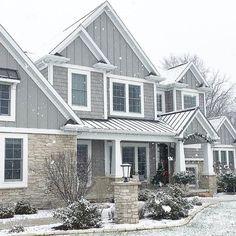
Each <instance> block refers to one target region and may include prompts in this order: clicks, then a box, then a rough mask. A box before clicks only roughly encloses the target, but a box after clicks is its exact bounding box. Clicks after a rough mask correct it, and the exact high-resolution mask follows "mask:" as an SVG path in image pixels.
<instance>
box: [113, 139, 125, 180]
mask: <svg viewBox="0 0 236 236" xmlns="http://www.w3.org/2000/svg"><path fill="white" fill-rule="evenodd" d="M114 149H115V150H114V151H115V152H114V154H115V155H113V158H114V160H113V163H114V167H115V168H114V177H116V178H121V177H122V176H123V173H122V168H121V166H120V165H121V164H122V154H121V145H120V140H119V139H116V140H114Z"/></svg>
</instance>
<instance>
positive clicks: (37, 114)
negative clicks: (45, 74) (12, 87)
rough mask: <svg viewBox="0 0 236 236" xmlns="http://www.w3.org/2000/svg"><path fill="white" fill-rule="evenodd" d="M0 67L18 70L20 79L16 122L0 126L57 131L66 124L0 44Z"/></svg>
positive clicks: (3, 123) (1, 123) (17, 92)
mask: <svg viewBox="0 0 236 236" xmlns="http://www.w3.org/2000/svg"><path fill="white" fill-rule="evenodd" d="M0 67H2V68H9V69H15V70H18V72H19V75H20V77H21V82H20V83H19V84H18V85H17V88H16V121H15V122H0V125H1V126H6V127H19V128H44V129H59V128H60V127H61V126H63V125H64V124H65V123H66V119H65V117H64V116H63V115H62V114H61V113H60V111H58V110H57V108H56V107H55V106H54V105H53V104H52V102H51V101H50V100H49V99H48V98H47V97H46V95H45V94H44V93H43V92H42V91H41V90H40V88H39V87H38V86H37V85H36V84H35V83H34V82H33V80H32V79H31V78H30V77H29V76H28V74H26V72H25V71H24V70H23V69H22V67H21V66H20V65H19V64H18V63H17V62H16V60H15V59H14V58H13V57H12V56H11V54H10V53H9V52H8V51H7V50H6V49H5V48H4V46H3V45H2V44H0Z"/></svg>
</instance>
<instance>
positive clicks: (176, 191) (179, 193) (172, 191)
mask: <svg viewBox="0 0 236 236" xmlns="http://www.w3.org/2000/svg"><path fill="white" fill-rule="evenodd" d="M166 192H167V193H168V194H169V195H171V196H172V197H184V196H185V193H184V191H183V189H182V188H181V187H180V186H179V185H178V184H173V185H171V184H169V185H168V188H167V190H166Z"/></svg>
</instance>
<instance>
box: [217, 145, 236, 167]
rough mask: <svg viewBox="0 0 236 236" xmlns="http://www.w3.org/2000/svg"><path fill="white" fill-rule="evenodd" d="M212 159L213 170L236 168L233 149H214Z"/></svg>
mask: <svg viewBox="0 0 236 236" xmlns="http://www.w3.org/2000/svg"><path fill="white" fill-rule="evenodd" d="M213 160H214V166H215V168H216V169H215V171H221V170H222V171H224V169H225V168H230V169H231V170H232V171H234V170H235V169H236V163H235V151H234V150H232V149H214V151H213Z"/></svg>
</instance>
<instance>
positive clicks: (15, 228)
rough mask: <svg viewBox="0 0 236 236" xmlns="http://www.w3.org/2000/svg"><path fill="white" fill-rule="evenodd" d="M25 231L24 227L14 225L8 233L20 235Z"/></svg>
mask: <svg viewBox="0 0 236 236" xmlns="http://www.w3.org/2000/svg"><path fill="white" fill-rule="evenodd" d="M24 231H25V229H24V226H22V225H14V226H13V227H12V228H11V229H10V230H9V233H10V234H11V233H21V232H24Z"/></svg>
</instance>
